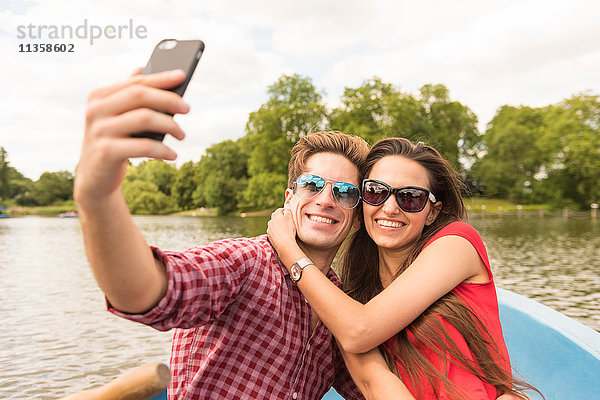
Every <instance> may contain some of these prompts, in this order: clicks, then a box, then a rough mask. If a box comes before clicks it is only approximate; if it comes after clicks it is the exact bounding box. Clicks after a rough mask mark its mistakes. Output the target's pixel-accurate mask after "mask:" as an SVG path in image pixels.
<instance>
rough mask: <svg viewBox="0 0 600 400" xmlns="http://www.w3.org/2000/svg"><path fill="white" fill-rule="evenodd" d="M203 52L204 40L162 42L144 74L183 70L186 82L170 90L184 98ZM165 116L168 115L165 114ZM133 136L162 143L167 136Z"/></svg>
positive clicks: (151, 134)
mask: <svg viewBox="0 0 600 400" xmlns="http://www.w3.org/2000/svg"><path fill="white" fill-rule="evenodd" d="M203 52H204V43H203V42H202V40H176V39H164V40H161V41H160V42H159V43H158V44H157V45H156V47H155V48H154V51H153V52H152V55H151V56H150V59H149V60H148V64H146V67H145V68H144V69H143V71H142V74H154V73H157V72H163V71H169V70H172V69H182V70H183V71H184V72H185V80H184V81H183V83H182V84H181V85H179V86H176V87H174V88H172V89H169V90H171V91H172V92H175V93H177V94H178V95H180V96H183V93H184V92H185V89H186V88H187V86H188V83H190V79H192V75H193V74H194V70H195V69H196V65H198V61H199V60H200V57H201V56H202V53H203ZM159 111H161V110H159ZM161 112H164V111H161ZM165 114H168V113H166V112H165ZM169 115H172V114H169ZM131 136H132V137H140V138H150V139H155V140H159V141H162V140H163V139H164V137H165V134H164V133H158V132H140V133H134V134H133V135H131Z"/></svg>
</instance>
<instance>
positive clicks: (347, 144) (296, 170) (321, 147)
mask: <svg viewBox="0 0 600 400" xmlns="http://www.w3.org/2000/svg"><path fill="white" fill-rule="evenodd" d="M317 153H333V154H339V155H341V156H343V157H345V158H346V159H348V161H350V162H351V163H352V164H354V165H356V168H357V169H358V171H359V172H358V174H359V176H358V180H359V182H361V181H362V176H360V170H361V167H362V164H363V162H364V161H365V159H366V158H367V154H368V153H369V145H368V144H367V142H366V141H365V140H364V139H363V138H360V137H358V136H351V135H347V134H345V133H343V132H338V131H325V132H313V133H309V134H307V135H305V136H303V137H301V138H300V140H298V142H297V143H296V144H295V145H294V147H293V148H292V157H291V158H290V163H289V165H288V187H290V188H291V187H292V185H293V184H294V182H296V179H298V177H299V176H300V175H302V174H303V173H304V172H305V168H306V162H307V160H308V159H309V158H310V156H312V155H315V154H317Z"/></svg>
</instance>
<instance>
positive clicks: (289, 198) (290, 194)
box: [283, 188, 294, 208]
mask: <svg viewBox="0 0 600 400" xmlns="http://www.w3.org/2000/svg"><path fill="white" fill-rule="evenodd" d="M292 197H294V191H293V190H292V189H290V188H287V189H285V200H284V201H283V208H290V202H291V201H292Z"/></svg>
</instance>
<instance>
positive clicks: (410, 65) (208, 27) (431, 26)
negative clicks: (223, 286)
mask: <svg viewBox="0 0 600 400" xmlns="http://www.w3.org/2000/svg"><path fill="white" fill-rule="evenodd" d="M599 11H600V4H599V3H597V2H593V1H561V0H555V1H541V0H528V1H522V0H509V1H493V2H491V1H488V2H481V1H475V0H468V1H458V2H456V1H455V2H446V1H441V0H426V1H421V2H414V1H408V0H404V1H391V0H376V1H372V2H364V1H358V0H352V1H349V0H346V1H341V0H335V1H328V2H321V1H317V0H309V1H306V2H291V1H290V2H282V1H276V0H261V1H255V2H245V1H241V0H232V1H226V2H223V1H217V0H209V1H202V2H198V1H177V2H175V1H159V0H150V1H129V2H120V1H117V0H110V1H105V2H92V1H91V0H83V1H75V0H66V1H61V2H56V1H50V0H40V1H30V2H17V1H12V0H11V1H0V48H2V49H3V54H5V55H8V56H7V57H4V58H3V62H2V74H0V85H1V87H2V88H3V89H2V90H3V95H2V96H1V97H0V146H3V147H5V148H6V150H7V151H8V153H9V154H8V155H9V160H10V161H11V164H12V165H13V166H14V167H16V168H17V169H18V170H19V171H21V172H22V173H24V174H25V175H26V176H29V177H31V178H33V179H37V177H38V176H39V175H40V174H41V173H42V172H44V171H57V170H62V169H67V170H71V171H72V170H73V169H74V167H75V163H76V162H77V159H78V156H79V154H78V153H79V147H80V143H81V138H82V129H83V123H84V120H83V118H84V110H85V100H86V97H87V94H88V93H89V91H90V90H91V89H92V88H94V87H97V86H103V85H108V84H111V83H113V82H116V81H119V80H122V79H125V78H126V77H127V75H128V74H129V73H130V72H131V71H132V70H133V69H134V68H135V67H136V66H139V65H143V64H144V63H145V61H146V59H147V57H148V56H149V54H150V52H151V50H152V48H153V47H154V45H155V44H156V43H157V42H158V41H159V40H160V39H162V38H165V37H175V38H179V39H185V38H201V39H203V40H204V41H205V43H206V52H205V54H204V56H203V59H202V60H201V62H200V64H199V67H198V69H197V71H196V75H195V77H194V79H193V81H192V84H191V85H190V87H189V89H188V93H187V94H186V101H188V102H189V103H190V104H191V106H192V113H190V115H187V116H181V117H177V118H178V121H179V122H180V123H181V124H182V126H183V127H184V129H186V131H187V133H188V137H187V138H186V140H185V141H184V142H180V143H179V142H176V141H174V140H168V141H167V143H168V144H169V145H172V146H173V148H174V149H175V151H177V152H178V154H179V156H180V160H179V162H178V163H182V162H185V161H187V160H188V159H192V160H194V161H197V160H198V159H199V157H200V155H201V154H202V153H203V151H204V150H205V149H206V147H208V146H210V145H211V144H214V143H216V142H218V141H221V140H224V139H235V138H238V137H241V136H242V135H243V134H244V126H245V123H246V120H247V117H248V113H250V112H251V111H253V110H256V109H257V108H258V107H259V106H260V105H261V104H262V103H263V102H264V101H265V99H266V95H265V92H266V88H267V86H268V85H270V84H272V83H273V82H274V81H275V80H276V79H277V78H278V77H280V76H281V75H282V74H291V73H299V74H302V75H308V76H310V77H312V78H313V79H314V83H315V85H316V86H317V88H318V89H325V91H326V92H327V97H326V99H327V101H328V102H329V103H330V105H335V103H336V102H337V101H338V98H339V96H340V95H341V94H342V92H343V88H344V87H347V86H349V87H356V86H357V85H360V84H361V82H362V81H364V80H365V79H368V78H371V77H373V76H375V75H377V76H380V77H381V78H382V79H383V80H384V81H386V82H391V83H393V84H394V85H396V86H399V87H401V88H402V89H403V90H407V91H415V90H417V89H418V88H419V87H420V86H422V85H423V84H426V83H443V84H445V85H446V86H447V87H448V88H449V89H450V94H451V96H452V98H453V99H456V100H458V101H461V102H462V103H464V104H467V105H469V106H470V107H471V108H472V109H473V110H474V111H475V113H476V114H477V115H478V116H479V117H480V121H481V126H482V127H484V126H485V123H487V122H488V121H489V120H490V119H491V118H492V117H493V115H494V112H495V110H496V109H497V108H498V107H499V106H501V105H502V104H514V105H519V104H527V105H532V106H542V105H546V104H550V103H553V102H556V101H559V100H561V99H562V98H565V97H569V96H570V95H572V94H574V93H577V92H580V91H583V90H586V89H590V90H592V92H594V93H598V91H599V88H600V77H599V75H598V73H597V66H598V65H599V61H600V42H598V41H597V40H596V39H597V38H598V37H599V33H600V28H598V24H597V15H599ZM86 19H87V22H88V24H95V25H99V26H106V25H118V24H127V23H129V21H130V20H132V21H133V23H134V24H136V25H143V26H144V27H146V28H147V38H146V39H137V38H133V39H130V38H122V39H112V40H109V39H104V40H100V39H99V40H97V42H96V43H94V45H93V46H91V45H89V38H88V40H85V39H74V40H72V42H73V43H74V44H75V47H76V52H75V53H73V54H39V53H38V54H22V53H18V45H19V44H24V43H27V42H26V41H24V40H18V39H17V38H16V33H17V31H16V27H17V26H18V25H25V26H27V25H29V24H38V25H51V24H54V25H62V24H68V25H73V26H78V25H80V24H82V23H83V22H84V20H86Z"/></svg>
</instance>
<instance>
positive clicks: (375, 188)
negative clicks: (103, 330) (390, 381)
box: [267, 138, 531, 399]
mask: <svg viewBox="0 0 600 400" xmlns="http://www.w3.org/2000/svg"><path fill="white" fill-rule="evenodd" d="M361 172H362V173H363V174H362V175H363V176H365V177H366V178H367V179H365V180H364V181H363V203H364V204H363V219H362V224H361V226H360V228H359V229H358V230H357V231H356V232H355V233H354V234H353V235H352V237H351V239H350V242H349V245H348V246H347V247H346V249H345V250H344V253H343V255H342V257H341V261H340V263H341V270H342V274H341V275H342V281H343V282H344V288H345V290H346V291H347V293H348V294H349V296H350V297H348V296H346V295H345V294H343V293H342V292H341V291H339V290H338V289H337V288H336V287H335V286H334V285H333V284H331V283H330V282H329V280H328V279H326V278H325V277H324V276H323V274H321V273H320V271H319V270H318V269H317V268H316V267H315V266H314V265H311V264H310V263H308V265H307V266H306V267H305V268H304V269H303V272H302V274H301V279H300V280H299V281H298V288H299V289H300V290H301V291H302V293H303V294H304V296H305V297H306V299H307V300H308V301H309V303H310V304H311V307H312V308H313V310H314V311H315V312H316V313H317V314H318V315H319V317H320V318H321V320H322V321H323V322H324V323H325V325H327V327H328V328H329V329H330V330H331V332H332V333H333V335H334V336H335V337H336V340H337V342H338V344H339V346H340V348H341V350H342V353H343V354H344V357H345V359H346V361H347V362H348V366H349V369H350V372H351V373H352V374H353V377H355V380H356V381H357V383H358V384H359V387H360V388H361V390H364V391H371V394H374V395H375V397H379V395H380V394H383V393H384V392H385V388H381V387H378V386H377V385H374V384H370V383H369V382H370V380H371V378H370V376H371V375H372V373H371V375H370V372H369V371H368V367H363V366H364V365H367V366H368V365H377V358H376V357H377V356H378V355H376V354H374V353H373V352H369V351H370V350H371V349H373V348H376V347H377V346H379V349H380V350H381V352H382V354H383V356H384V358H385V360H386V362H387V365H388V367H389V369H390V370H391V371H393V372H394V373H395V374H396V375H397V376H398V377H400V379H401V380H402V382H403V383H404V385H405V388H406V389H408V391H409V392H410V393H411V395H412V396H415V397H417V398H418V399H440V398H444V399H447V398H451V399H463V398H470V399H495V398H496V397H498V396H499V395H501V394H503V393H507V394H511V393H519V392H518V391H517V390H516V389H515V388H517V387H519V388H523V387H525V388H531V386H529V385H527V384H525V383H523V382H518V381H515V380H513V379H512V375H511V370H510V362H509V359H508V351H507V350H506V345H505V343H504V339H503V336H502V329H501V327H500V321H499V318H498V303H497V298H496V291H495V287H494V282H493V278H492V273H491V270H490V265H489V261H488V258H487V254H486V250H485V247H484V245H483V242H482V241H481V238H480V237H479V235H478V234H477V232H476V231H475V230H474V229H473V228H472V227H470V226H469V225H467V224H466V223H464V222H460V221H461V220H462V219H463V218H464V217H465V209H464V206H463V203H462V198H461V193H460V188H461V184H460V181H459V179H458V175H457V173H456V172H455V171H454V170H453V169H452V167H451V166H450V164H449V163H448V162H447V161H446V160H445V159H444V158H443V157H441V156H440V154H439V153H438V152H437V151H436V150H435V149H433V148H431V147H429V146H425V145H423V144H422V143H418V144H416V145H414V144H412V143H411V142H410V141H408V140H406V139H402V138H388V139H383V140H381V141H379V142H377V143H376V144H375V145H374V146H373V147H372V149H371V151H370V152H369V155H368V157H367V161H366V163H365V166H364V168H363V171H361ZM294 190H296V191H298V190H303V188H302V187H299V186H298V185H296V187H295V188H294ZM323 192H325V190H323V191H322V192H319V193H315V195H319V196H321V195H328V194H327V193H323ZM267 233H268V234H269V239H270V240H271V242H272V244H273V245H274V246H275V248H276V250H277V253H278V254H279V256H280V259H281V261H282V262H283V263H284V265H285V266H286V268H288V269H290V268H291V267H292V265H293V264H294V263H295V262H296V261H298V260H300V259H302V258H305V257H306V256H305V255H304V253H303V252H302V250H301V249H300V248H299V247H298V246H297V244H296V241H295V228H294V224H293V221H292V216H291V215H290V213H285V210H282V211H279V210H278V211H276V212H274V213H273V216H272V220H271V221H270V222H269V228H268V231H267ZM340 310H343V312H340ZM390 338H391V339H390ZM366 352H369V353H368V354H367V355H363V356H360V355H354V356H353V354H360V353H366ZM360 357H365V358H363V359H362V360H361V359H360ZM373 357H375V358H373ZM371 372H372V371H371ZM357 378H358V379H357ZM375 388H377V390H375ZM403 388H404V386H400V389H399V390H400V391H404V393H405V392H406V390H405V389H403ZM382 390H383V392H382ZM398 393H400V392H398ZM385 394H389V393H385ZM405 394H406V393H405Z"/></svg>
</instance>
